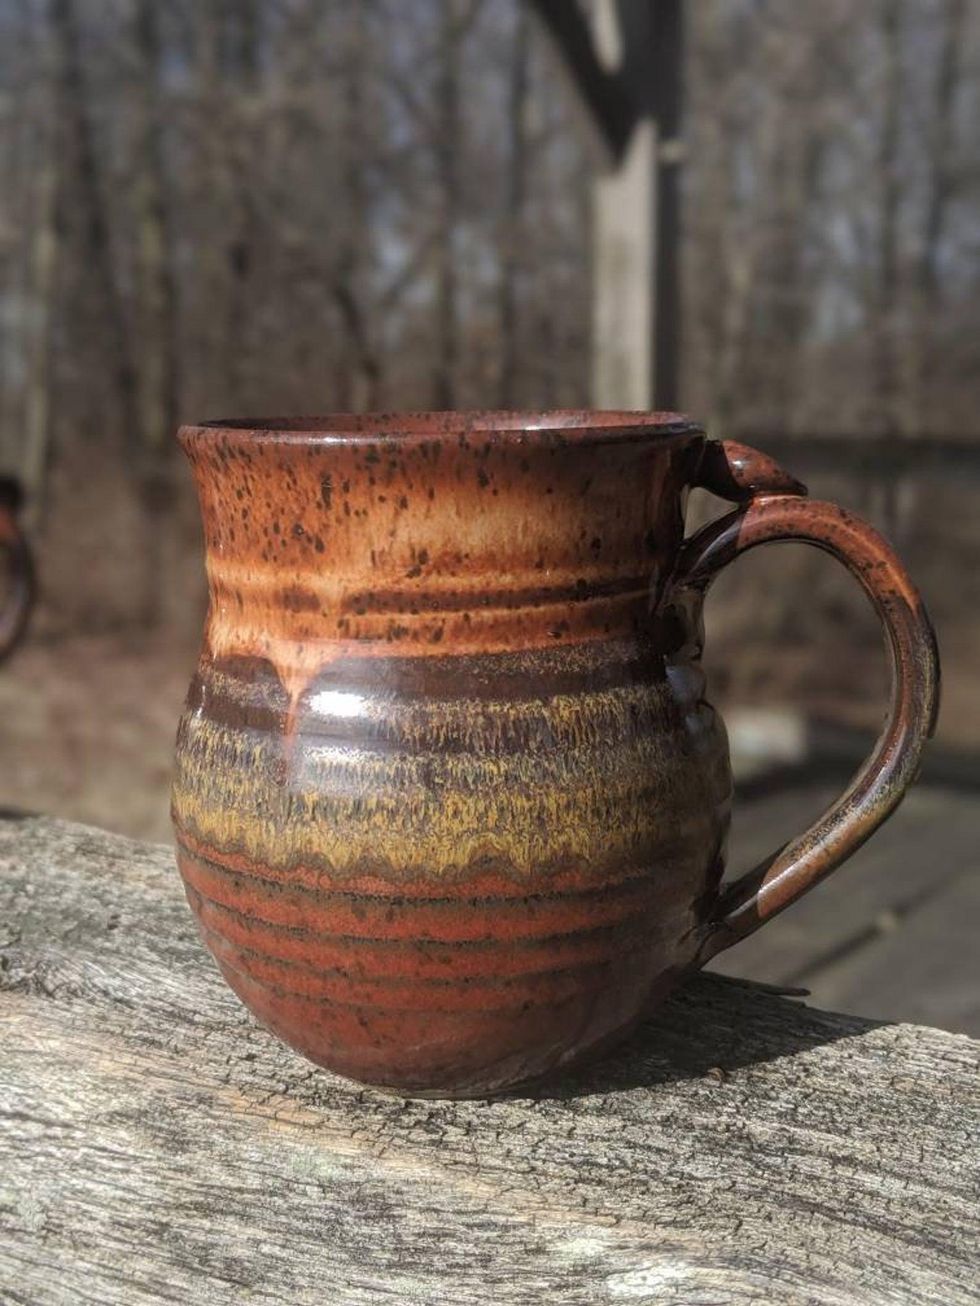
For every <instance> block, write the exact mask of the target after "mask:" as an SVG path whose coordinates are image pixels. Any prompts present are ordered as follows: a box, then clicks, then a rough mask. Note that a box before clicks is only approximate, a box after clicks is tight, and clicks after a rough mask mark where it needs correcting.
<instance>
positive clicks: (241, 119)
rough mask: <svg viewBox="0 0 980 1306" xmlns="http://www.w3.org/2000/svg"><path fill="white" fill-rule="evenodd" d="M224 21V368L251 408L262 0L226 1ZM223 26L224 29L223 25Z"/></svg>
mask: <svg viewBox="0 0 980 1306" xmlns="http://www.w3.org/2000/svg"><path fill="white" fill-rule="evenodd" d="M223 17H224V20H225V21H224V24H219V32H221V34H222V35H223V36H224V40H223V42H222V46H223V54H224V58H223V59H222V60H220V61H219V68H222V69H223V72H224V76H225V77H227V78H230V79H231V80H232V84H233V87H234V90H233V95H234V104H235V112H234V116H233V123H232V129H231V131H230V133H229V157H228V163H229V166H230V172H231V185H230V203H229V207H228V227H227V231H228V244H227V247H226V258H227V272H228V279H229V284H228V304H227V318H226V334H225V369H226V377H227V388H228V395H229V402H230V403H231V404H232V405H233V406H235V407H241V408H247V407H248V406H249V404H250V402H251V389H252V386H251V362H252V358H251V355H252V349H251V338H250V337H251V332H250V330H249V323H250V321H251V320H252V315H253V314H254V304H253V302H252V282H253V278H254V272H255V259H256V254H257V251H258V245H259V214H258V210H257V208H256V203H255V191H254V186H253V184H252V180H251V170H252V167H253V165H254V160H253V153H254V149H255V136H256V133H255V120H256V115H255V108H256V99H257V97H258V91H259V72H260V65H259V22H260V19H259V9H258V0H225V5H224V8H223ZM222 28H223V30H222Z"/></svg>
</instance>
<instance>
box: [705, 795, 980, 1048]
mask: <svg viewBox="0 0 980 1306" xmlns="http://www.w3.org/2000/svg"><path fill="white" fill-rule="evenodd" d="M839 789H840V785H838V786H836V787H834V786H829V785H801V786H800V787H798V788H794V789H790V790H787V791H784V792H782V793H779V794H774V795H773V796H772V797H769V798H765V799H757V800H756V801H754V802H750V803H743V804H741V805H740V804H738V803H736V809H735V823H734V831H733V836H734V837H733V839H732V849H731V855H730V858H729V865H730V867H731V869H732V872H733V873H734V874H738V873H739V871H741V870H744V869H746V868H748V867H750V866H754V865H756V864H757V862H759V861H761V860H762V858H763V857H765V856H767V855H768V854H769V853H771V852H772V851H773V850H774V849H775V848H776V847H778V846H780V845H781V844H782V843H784V842H785V841H786V840H787V839H789V838H790V837H791V836H793V835H795V834H798V833H799V832H800V831H801V830H802V829H803V828H804V827H805V826H806V825H808V824H809V823H810V822H811V821H812V820H813V818H814V817H816V816H817V815H819V813H820V812H821V811H822V810H824V808H825V807H826V806H827V805H828V803H829V802H830V801H831V800H832V799H833V797H834V794H835V793H836V792H838V791H839ZM976 825H977V818H976V798H975V796H974V795H971V794H966V793H958V792H954V791H948V790H945V789H941V788H930V787H928V786H920V787H919V788H917V789H914V790H912V792H911V793H910V794H909V796H908V798H907V799H906V800H905V802H904V803H903V804H902V806H901V807H900V808H899V810H898V812H896V814H895V815H894V816H893V817H892V819H891V820H890V821H889V822H888V824H887V825H885V826H884V827H883V828H882V829H881V830H879V831H878V833H877V834H876V835H875V836H874V838H873V839H871V840H870V841H869V842H868V843H866V844H865V845H864V847H863V848H861V849H860V850H859V851H858V852H857V853H856V854H855V855H854V857H853V858H852V859H851V860H850V861H849V862H848V864H847V866H846V867H844V868H843V869H842V870H841V871H839V872H838V873H837V874H835V875H834V876H833V877H832V878H831V879H830V880H829V881H828V882H827V883H826V884H822V885H820V886H819V887H818V888H817V889H815V890H814V891H813V892H812V893H810V894H808V895H807V897H806V898H804V899H803V900H802V901H801V902H799V903H796V904H795V905H794V906H793V907H791V908H789V910H788V911H786V912H785V913H783V915H781V916H779V917H778V918H777V919H776V920H774V921H771V922H770V923H769V924H768V925H767V926H766V927H765V929H763V930H760V931H759V933H758V934H755V935H753V936H752V937H751V938H749V939H746V940H745V941H744V942H742V943H740V944H739V945H738V946H737V947H735V948H733V949H732V950H731V951H730V952H728V953H725V954H723V955H722V956H721V957H719V958H718V959H717V961H716V962H715V963H714V965H713V969H716V970H718V971H719V972H720V973H722V974H727V975H739V976H744V977H747V978H752V979H755V980H761V981H764V982H766V983H770V984H787V985H796V984H804V985H806V986H807V987H808V988H809V989H810V991H811V993H812V995H813V1000H814V1001H815V1002H817V1003H818V1004H820V1005H830V1006H835V1005H836V1006H843V1009H844V1010H847V1011H852V1012H855V1013H856V1014H861V1015H865V1016H875V1015H881V1014H882V1013H881V1012H880V1011H877V1010H876V1009H874V1008H873V1007H869V1006H868V1005H867V1004H866V1003H863V1002H862V999H861V995H860V993H857V992H855V993H851V994H850V995H849V997H848V1001H847V1002H843V1003H842V1000H841V998H840V996H839V994H837V993H836V992H835V991H831V990H828V989H826V988H825V987H824V986H823V979H822V977H823V975H824V973H825V971H826V970H827V968H828V967H831V966H833V965H835V964H836V963H837V962H838V961H839V960H840V958H841V957H842V956H845V955H850V953H851V952H854V951H857V950H858V949H860V948H862V947H864V946H867V945H868V944H869V943H870V942H872V941H873V940H874V939H875V938H877V936H878V934H879V933H882V932H890V931H891V930H892V929H893V927H894V923H895V921H896V920H898V919H900V918H902V917H904V916H907V915H908V914H910V913H913V912H915V911H918V910H921V909H922V908H924V906H925V905H926V904H928V903H929V902H930V901H931V900H932V899H933V898H935V897H936V896H937V895H940V894H942V893H943V892H945V891H946V890H947V889H948V888H949V887H950V886H951V884H953V883H954V882H955V881H956V880H957V879H960V878H968V877H971V876H973V875H974V874H975V873H976V872H977V870H980V849H978V846H977V837H976ZM895 960H896V963H899V959H898V957H897V955H896V956H895ZM943 964H944V967H945V971H944V974H945V978H944V981H943V992H944V993H949V992H951V991H952V990H954V989H956V988H957V987H959V986H966V987H970V988H972V987H974V986H975V970H974V967H973V964H972V961H971V959H970V957H969V955H968V954H963V953H959V954H956V953H953V952H947V953H946V955H945V958H944V963H943ZM957 977H958V978H957ZM852 1002H856V1004H857V1005H851V1004H852ZM930 1011H931V1016H930V1020H931V1021H932V1022H933V1023H935V1024H939V1025H941V1026H943V1027H944V1028H949V1029H954V1030H958V1031H959V1032H961V1033H970V1034H974V1035H980V1025H978V1024H976V1023H973V1017H970V1019H969V1021H968V1023H967V1024H966V1025H964V1024H963V1023H962V1020H963V1016H964V1012H963V1010H961V1009H960V1007H959V1005H958V1004H953V1005H952V1006H951V1007H950V1008H949V1010H948V1011H943V1009H942V1007H941V1005H935V1006H933V1007H932V1008H930ZM887 1014H889V1015H890V1016H897V1015H899V1014H903V1018H905V1019H912V1018H913V1017H912V1015H911V1013H901V1008H896V1007H890V1008H889V1010H888V1013H887Z"/></svg>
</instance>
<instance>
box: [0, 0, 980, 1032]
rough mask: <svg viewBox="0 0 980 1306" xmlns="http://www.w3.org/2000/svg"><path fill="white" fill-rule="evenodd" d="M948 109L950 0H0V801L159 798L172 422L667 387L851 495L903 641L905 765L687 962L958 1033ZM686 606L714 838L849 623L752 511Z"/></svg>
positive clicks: (845, 642) (181, 612) (959, 878)
mask: <svg viewBox="0 0 980 1306" xmlns="http://www.w3.org/2000/svg"><path fill="white" fill-rule="evenodd" d="M978 124H980V0H822V3H820V4H818V5H816V4H813V5H804V4H800V3H799V2H798V0H696V3H695V0H618V3H617V0H594V2H593V3H585V2H584V0H583V2H582V3H577V0H557V3H549V2H548V0H539V2H537V3H532V2H531V0H528V3H523V4H522V3H521V2H520V0H413V3H412V4H410V5H409V4H404V3H397V2H396V0H0V475H6V476H12V477H16V478H17V480H18V481H19V482H20V484H21V486H22V488H23V492H24V498H25V503H24V508H23V510H22V514H21V522H22V525H23V527H24V529H25V531H26V532H27V535H28V538H29V540H30V542H31V546H32V549H33V552H34V555H35V559H36V565H37V572H38V577H39V598H38V603H37V606H36V608H35V611H34V613H33V617H32V620H31V623H30V626H29V629H28V632H27V635H26V638H25V639H24V640H23V642H22V643H21V645H20V647H19V648H18V649H17V651H16V652H15V653H14V654H13V655H12V656H11V657H10V658H9V659H7V660H6V661H5V662H4V663H3V665H2V666H0V722H2V737H0V805H3V806H6V807H8V808H27V809H31V810H37V811H44V812H50V813H53V814H56V815H59V816H65V817H70V818H74V819H78V820H82V821H87V822H91V823H94V824H98V825H101V826H104V827H108V828H110V829H113V830H118V831H122V832H124V833H127V834H132V835H136V836H141V837H147V838H153V839H164V840H165V839H167V838H169V826H168V815H167V808H168V796H167V785H168V775H169V766H170V754H171V748H172V740H173V731H174V725H175V721H176V718H177V715H178V712H179V708H180V704H181V700H182V697H183V694H184V691H185V688H186V685H187V682H188V679H189V676H190V671H191V667H192V664H193V661H194V658H195V654H196V649H197V641H198V639H199V637H200V631H201V624H202V616H203V611H204V606H205V589H204V577H203V569H202V560H201V546H200V539H199V535H198V522H197V510H196V505H195V503H194V500H193V494H192V489H191V485H190V479H189V476H188V475H187V474H186V471H185V469H184V467H183V466H182V464H181V463H180V462H179V461H178V456H177V451H176V448H175V445H174V441H173V438H172V433H173V430H174V428H175V426H176V425H177V423H178V422H179V421H181V420H186V419H200V418H216V417H224V416H235V415H237V416H242V415H249V416H258V415H263V414H265V415H269V414H278V413H290V412H324V411H330V410H337V409H355V408H356V409H365V408H367V409H370V408H383V409H391V408H411V407H419V408H430V407H434V408H447V407H485V406H501V407H513V406H527V407H539V408H545V407H555V406H580V405H590V404H592V405H596V406H598V405H604V406H630V407H649V406H654V405H661V406H678V407H681V408H683V409H684V410H686V411H689V412H691V413H693V414H695V415H697V416H699V417H701V418H703V419H704V420H705V421H707V423H708V425H709V427H710V430H711V432H712V434H714V435H716V436H733V437H738V438H742V439H745V440H747V441H749V442H751V443H753V444H755V445H758V446H760V447H762V448H764V449H766V450H767V451H769V452H771V453H773V454H774V455H775V456H776V457H777V458H779V460H780V461H782V462H783V463H784V464H785V465H786V466H787V467H788V468H789V469H790V470H792V471H793V472H794V473H795V474H797V475H798V476H800V477H801V478H802V479H804V480H806V481H807V482H808V483H809V485H810V488H811V492H813V493H815V494H819V495H820V496H822V497H829V498H835V499H837V500H838V501H839V502H841V503H843V504H845V505H846V506H848V507H851V508H853V509H856V510H857V511H859V512H860V513H862V514H863V515H865V516H867V517H868V518H870V519H871V520H872V521H873V522H874V523H875V524H876V525H877V526H878V527H879V528H880V529H882V530H884V531H885V532H886V533H887V534H888V535H889V536H890V537H891V539H892V540H893V542H894V543H895V544H896V545H897V547H898V549H899V551H900V552H901V553H902V554H903V556H904V557H905V559H906V560H907V562H908V564H909V566H910V568H911V570H912V572H913V575H914V576H915V578H916V580H917V582H918V584H919V585H920V587H921V589H922V590H923V592H924V594H925V597H926V600H927V603H928V605H929V607H930V609H931V611H932V614H933V616H934V619H935V621H936V625H937V628H938V631H939V636H940V644H941V647H942V650H943V654H944V672H945V700H944V710H943V713H942V716H941V720H940V725H939V733H938V739H937V741H936V744H935V746H934V747H933V750H932V754H931V756H930V760H929V762H928V764H927V766H926V768H925V774H924V780H923V783H922V784H921V785H920V787H919V788H918V789H917V790H916V791H915V793H914V794H913V795H912V797H910V799H909V800H908V802H907V803H906V805H905V806H904V808H903V809H902V810H901V812H900V813H899V814H898V815H897V816H896V817H895V819H894V820H893V822H892V823H891V824H890V825H889V827H887V829H886V830H885V831H884V832H883V833H882V834H881V835H880V836H879V837H878V838H877V839H876V840H875V841H873V842H872V843H871V844H869V845H868V846H867V847H866V849H864V850H863V851H862V852H861V853H860V854H859V855H858V857H857V858H855V864H854V865H853V866H850V867H849V868H848V869H847V870H846V871H845V872H843V874H842V875H841V876H840V877H839V878H837V879H836V880H835V881H834V883H833V884H831V885H829V886H827V887H825V888H821V889H819V890H817V891H816V893H814V894H813V895H811V897H810V898H808V899H807V900H806V902H805V903H803V904H801V905H799V906H798V907H797V908H794V909H793V910H792V911H791V912H789V913H787V914H786V916H785V917H783V918H781V919H780V920H779V921H778V922H776V923H774V924H773V925H771V926H770V927H768V928H767V930H766V931H764V932H763V934H761V935H759V936H757V937H756V938H755V939H753V940H751V941H749V942H748V943H747V944H745V945H744V946H743V947H742V948H740V949H739V950H737V951H736V952H733V953H732V954H731V955H730V957H726V958H725V959H724V966H725V968H726V969H728V970H730V971H733V972H736V973H740V974H744V975H751V976H754V977H755V978H757V979H761V980H766V981H770V982H773V983H776V984H782V985H804V986H806V987H809V988H810V989H811V990H812V992H813V995H814V999H815V1000H817V1001H819V1002H820V1003H822V1004H823V1005H827V1006H832V1007H838V1008H842V1009H845V1010H852V1011H857V1012H862V1013H864V1014H869V1015H873V1016H882V1017H892V1018H905V1019H917V1020H922V1021H926V1022H928V1023H932V1024H937V1025H943V1026H946V1027H948V1028H953V1029H963V1030H971V1031H972V1032H974V1033H980V986H978V984H977V975H976V971H975V969H974V964H973V962H972V961H971V960H970V958H971V957H972V955H973V948H974V945H973V937H974V935H975V932H976V927H977V924H978V921H980V913H978V910H977V909H978V905H980V890H978V887H977V885H978V883H980V881H978V877H977V875H976V871H977V863H978V860H980V853H978V842H980V840H978V836H980V816H978V804H977V793H978V790H980V694H978V680H977V664H978V660H980V295H978V291H980V151H978ZM717 509H718V505H717V504H714V505H712V504H710V503H707V502H700V503H695V504H694V505H693V507H692V517H693V520H694V521H695V522H698V521H700V520H703V519H705V518H706V516H707V515H709V514H710V513H712V512H715V511H717ZM708 640H709V652H708V657H707V662H708V669H709V672H710V676H711V684H712V687H713V691H712V692H713V698H714V700H715V701H716V702H717V703H718V704H719V705H720V706H722V707H723V708H724V710H725V713H726V718H727V720H728V722H729V725H730V730H731V734H732V741H733V748H734V753H735V760H736V768H737V775H738V783H739V803H738V811H737V817H736V826H735V832H734V839H733V853H732V863H733V866H735V867H736V868H741V867H743V866H745V865H746V864H747V863H748V862H749V861H750V860H752V859H755V858H758V857H761V856H762V855H763V854H764V853H766V852H768V851H770V850H771V849H772V848H773V847H774V846H775V845H776V844H778V842H779V841H780V840H784V839H786V838H787V837H789V836H790V835H791V834H793V833H795V832H796V831H797V830H799V829H800V828H802V826H803V825H804V824H805V823H806V822H807V821H808V820H810V819H811V818H812V817H814V816H815V815H816V814H817V813H818V811H819V810H820V809H821V808H822V806H823V805H825V803H826V802H827V801H828V799H829V798H830V797H831V796H832V795H833V793H834V792H835V790H837V789H839V788H840V787H841V784H842V783H843V782H844V781H845V780H846V778H847V777H848V776H849V775H850V773H851V772H852V771H853V769H854V767H855V766H856V764H857V763H858V761H859V760H860V759H861V758H862V757H863V755H864V754H865V753H866V752H867V750H868V748H869V747H870V742H871V740H872V739H873V736H874V733H875V732H876V730H877V728H878V726H879V725H880V723H881V719H882V715H883V710H884V705H885V700H886V692H887V678H886V667H885V659H884V656H883V652H882V643H881V636H880V632H879V630H878V626H877V623H876V621H875V619H874V617H873V616H872V614H871V613H870V611H869V610H868V608H867V605H866V602H865V600H864V598H863V597H862V595H861V594H860V592H859V591H858V590H857V587H856V586H855V585H854V584H853V582H852V581H850V580H849V579H848V578H847V576H846V575H845V574H844V573H843V572H842V570H841V569H840V568H839V567H837V566H836V564H834V563H833V562H832V561H831V560H829V559H828V558H826V557H824V556H822V555H820V554H818V553H817V552H816V551H815V550H812V549H810V550H807V549H805V548H804V547H802V546H795V545H793V546H788V545H787V546H784V547H783V548H780V549H770V550H764V551H761V552H758V553H756V554H754V555H753V557H752V558H751V560H749V561H746V562H742V563H740V564H739V565H738V566H737V567H735V568H733V569H731V572H730V573H728V574H726V576H725V577H724V578H723V580H721V581H720V582H719V584H718V585H717V587H716V589H715V590H714V591H713V596H712V599H711V601H710V603H709V612H708Z"/></svg>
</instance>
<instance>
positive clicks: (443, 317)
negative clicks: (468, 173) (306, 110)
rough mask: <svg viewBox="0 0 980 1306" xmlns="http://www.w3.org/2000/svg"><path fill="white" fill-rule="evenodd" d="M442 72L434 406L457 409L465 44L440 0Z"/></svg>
mask: <svg viewBox="0 0 980 1306" xmlns="http://www.w3.org/2000/svg"><path fill="white" fill-rule="evenodd" d="M440 5H441V7H440V29H439V72H438V78H437V86H436V136H435V141H434V146H435V156H436V173H437V176H438V185H439V201H438V202H439V214H438V238H437V242H436V345H435V358H434V368H433V376H432V391H433V404H434V406H435V407H436V408H453V407H455V404H456V387H457V379H458V378H457V358H458V353H459V341H458V335H459V320H458V319H459V308H458V303H457V277H456V237H457V227H458V223H459V216H460V175H459V153H460V113H459V72H460V69H459V62H460V45H461V39H462V24H461V21H460V19H461V9H460V0H440Z"/></svg>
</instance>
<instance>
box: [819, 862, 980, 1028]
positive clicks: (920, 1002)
mask: <svg viewBox="0 0 980 1306" xmlns="http://www.w3.org/2000/svg"><path fill="white" fill-rule="evenodd" d="M943 857H945V851H944V852H943ZM978 869H980V867H978V866H977V864H976V858H975V859H974V865H973V866H972V867H971V868H970V870H969V872H967V873H965V874H963V875H959V876H957V877H956V878H955V879H954V880H953V881H952V883H950V884H949V885H948V886H947V887H946V889H945V890H944V891H943V892H942V893H940V894H938V895H937V896H936V897H934V898H932V899H931V900H930V901H929V902H928V903H926V904H924V905H923V906H922V907H921V908H920V909H919V910H916V911H912V912H908V913H905V914H903V915H895V916H892V917H889V916H887V915H883V916H882V918H881V921H880V928H879V929H878V931H877V933H876V934H875V936H874V938H872V939H870V940H869V941H868V942H867V944H866V945H865V946H864V947H862V948H859V949H854V950H852V951H849V952H847V953H846V954H845V955H844V956H842V957H840V958H839V959H838V960H836V961H834V962H833V963H831V964H829V965H827V966H826V967H824V968H823V969H822V970H821V971H820V974H819V975H818V976H817V977H815V979H814V981H813V985H812V988H813V991H814V994H815V995H819V999H820V1001H821V1002H824V1001H826V1002H830V1003H833V1004H840V1005H841V1006H843V1008H844V1009H845V1010H847V1011H855V1012H860V1013H861V1014H863V1015H867V1016H874V1017H878V1018H881V1019H885V1020H893V1019H896V1018H898V1017H899V1013H901V1019H903V1020H916V1021H924V1022H928V1023H929V1024H935V1025H942V1026H943V1027H944V1028H946V1029H953V1030H958V1031H960V1032H963V1033H970V1034H973V1035H980V966H978V964H977V942H976V938H977V922H978V921H980V875H977V870H978Z"/></svg>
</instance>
